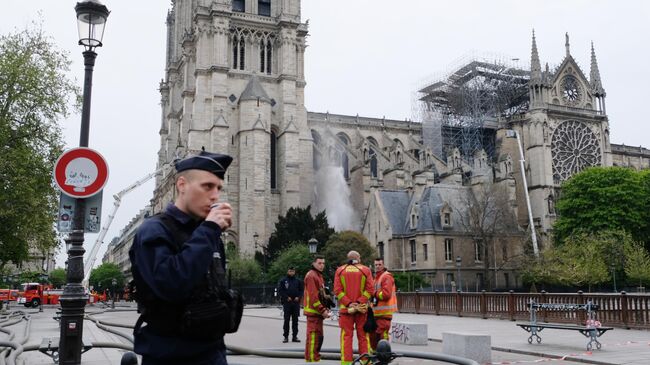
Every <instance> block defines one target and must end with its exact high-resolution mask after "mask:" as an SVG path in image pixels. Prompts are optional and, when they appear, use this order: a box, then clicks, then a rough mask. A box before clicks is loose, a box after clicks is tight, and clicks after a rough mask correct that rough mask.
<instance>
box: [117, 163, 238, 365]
mask: <svg viewBox="0 0 650 365" xmlns="http://www.w3.org/2000/svg"><path fill="white" fill-rule="evenodd" d="M231 162H232V157H230V156H228V155H222V154H216V153H208V152H205V151H203V152H201V153H200V154H199V155H197V156H193V157H189V158H186V159H184V160H181V161H179V162H177V163H176V166H175V167H176V171H177V175H176V184H175V188H176V200H175V201H174V203H170V204H169V205H168V206H167V207H166V209H165V211H164V212H163V213H162V214H159V215H155V216H153V217H151V218H149V219H147V220H146V221H145V222H144V223H143V224H142V225H141V226H140V228H139V229H138V231H137V233H136V234H135V238H134V240H133V245H132V247H131V249H130V250H129V258H130V260H131V265H132V273H133V278H134V282H135V285H136V294H135V295H136V298H137V300H138V306H139V308H140V309H141V313H142V315H141V317H140V319H139V320H138V323H136V328H135V330H134V338H135V342H134V351H135V352H136V353H138V354H140V355H142V365H171V364H192V365H217V364H218V365H222V364H227V361H226V346H225V343H224V339H223V337H224V334H223V332H224V331H223V330H222V329H219V328H213V327H219V326H213V325H211V328H210V329H209V330H203V331H197V330H195V329H193V328H192V325H191V324H188V323H191V322H192V320H193V319H192V318H187V317H186V316H187V313H188V311H187V310H186V308H187V306H189V305H192V304H194V303H204V302H207V303H206V305H208V306H209V305H210V304H211V303H210V300H213V299H211V298H208V299H206V298H205V296H206V295H207V293H211V292H214V290H215V288H214V287H215V284H214V282H215V280H216V279H214V278H220V277H223V274H224V272H225V259H226V257H225V250H224V245H223V243H222V242H221V239H220V236H221V232H222V231H224V230H226V229H227V228H229V227H230V226H231V224H232V209H231V206H230V205H229V204H228V203H219V204H218V205H217V204H216V203H217V202H218V201H219V196H220V194H221V190H222V189H223V184H224V174H225V172H226V169H227V168H228V166H229V165H230V163H231ZM213 279H214V280H213ZM194 322H198V320H196V319H194ZM204 323H215V322H210V321H204Z"/></svg>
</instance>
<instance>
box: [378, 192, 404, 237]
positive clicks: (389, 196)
mask: <svg viewBox="0 0 650 365" xmlns="http://www.w3.org/2000/svg"><path fill="white" fill-rule="evenodd" d="M379 199H381V203H382V205H383V206H384V211H385V213H386V217H387V218H388V223H389V224H390V226H391V227H392V229H393V234H397V235H402V234H406V233H407V232H408V231H407V230H406V228H408V226H407V225H406V224H404V219H405V218H404V217H408V215H409V206H410V202H411V197H410V196H409V193H408V191H406V190H380V191H379Z"/></svg>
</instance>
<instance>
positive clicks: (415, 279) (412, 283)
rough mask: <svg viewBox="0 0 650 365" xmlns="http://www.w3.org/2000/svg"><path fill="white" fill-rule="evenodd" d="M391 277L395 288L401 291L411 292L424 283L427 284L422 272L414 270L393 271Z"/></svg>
mask: <svg viewBox="0 0 650 365" xmlns="http://www.w3.org/2000/svg"><path fill="white" fill-rule="evenodd" d="M393 278H395V286H396V287H397V290H399V291H403V292H413V291H415V290H416V289H420V288H421V287H423V286H425V285H427V286H428V285H429V283H428V282H427V280H426V279H425V278H424V276H422V274H420V273H419V272H414V271H406V272H394V273H393Z"/></svg>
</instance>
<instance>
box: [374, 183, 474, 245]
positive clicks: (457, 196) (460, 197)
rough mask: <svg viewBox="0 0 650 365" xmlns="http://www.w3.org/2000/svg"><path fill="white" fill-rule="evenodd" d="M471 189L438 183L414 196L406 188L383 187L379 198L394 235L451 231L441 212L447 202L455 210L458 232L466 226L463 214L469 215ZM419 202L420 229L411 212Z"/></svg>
mask: <svg viewBox="0 0 650 365" xmlns="http://www.w3.org/2000/svg"><path fill="white" fill-rule="evenodd" d="M467 189H468V187H465V186H460V185H459V186H455V185H444V184H436V185H434V186H430V187H427V188H425V189H424V191H423V192H422V195H421V196H420V197H419V198H414V197H413V196H412V195H411V194H409V192H408V191H407V190H406V189H404V190H380V191H379V199H381V203H382V205H383V208H384V213H385V214H386V217H387V218H388V221H389V222H388V223H389V224H390V225H391V228H392V230H393V234H394V235H407V234H413V233H419V232H434V231H437V232H442V231H449V230H450V229H449V228H444V229H443V227H442V221H441V213H440V212H441V210H442V208H443V207H444V206H445V205H447V206H449V207H451V209H452V214H451V217H452V224H451V230H456V231H457V230H462V229H463V225H462V222H461V221H460V216H461V215H465V214H466V212H465V211H464V210H465V209H466V207H467V203H466V202H465V200H466V199H465V196H466V194H467ZM464 202H465V203H464ZM415 204H418V222H417V226H416V228H415V229H411V227H410V215H411V209H412V208H413V206H414V205H415ZM458 210H463V211H462V212H461V211H458Z"/></svg>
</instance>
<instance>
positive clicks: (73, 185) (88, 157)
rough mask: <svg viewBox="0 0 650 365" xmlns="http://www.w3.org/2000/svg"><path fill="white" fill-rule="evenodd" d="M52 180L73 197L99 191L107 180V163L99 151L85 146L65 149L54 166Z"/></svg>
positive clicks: (87, 195) (89, 195) (89, 194)
mask: <svg viewBox="0 0 650 365" xmlns="http://www.w3.org/2000/svg"><path fill="white" fill-rule="evenodd" d="M54 180H55V181H56V185H57V186H58V187H59V189H61V191H62V192H63V193H64V194H65V195H68V196H70V197H73V198H88V197H91V196H93V195H95V194H97V193H99V192H100V191H101V190H102V189H103V188H104V185H106V182H107V181H108V164H106V160H104V157H102V155H100V154H99V152H97V151H95V150H92V149H90V148H86V147H78V148H73V149H71V150H67V151H65V152H64V153H63V154H62V155H61V157H59V159H58V160H57V161H56V165H55V166H54Z"/></svg>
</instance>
